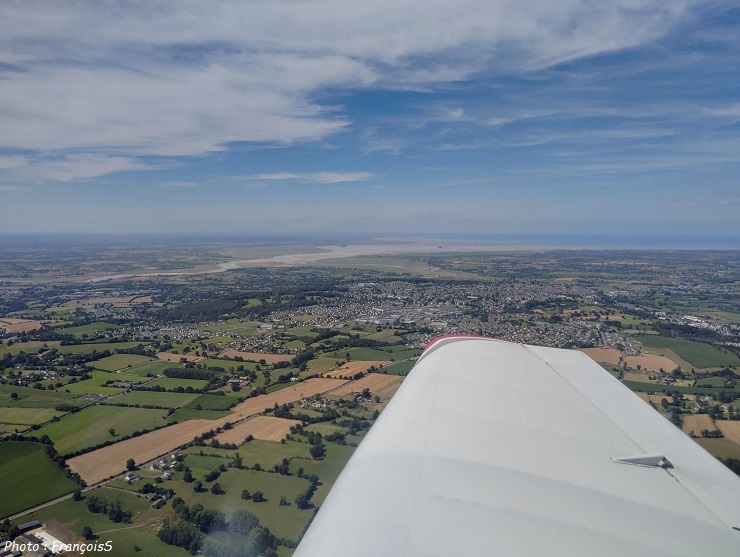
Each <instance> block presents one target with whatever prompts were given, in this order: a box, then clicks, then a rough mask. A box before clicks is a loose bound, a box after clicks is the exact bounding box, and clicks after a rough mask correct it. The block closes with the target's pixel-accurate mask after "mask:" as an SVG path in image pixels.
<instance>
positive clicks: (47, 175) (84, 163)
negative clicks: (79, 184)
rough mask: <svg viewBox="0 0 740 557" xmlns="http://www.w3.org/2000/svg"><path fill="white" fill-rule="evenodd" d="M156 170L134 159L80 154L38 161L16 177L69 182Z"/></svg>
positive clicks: (20, 171)
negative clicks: (120, 173) (131, 171)
mask: <svg viewBox="0 0 740 557" xmlns="http://www.w3.org/2000/svg"><path fill="white" fill-rule="evenodd" d="M150 168H157V167H156V166H153V165H148V164H145V163H142V162H139V161H138V160H136V159H134V158H129V157H118V156H109V155H105V154H95V153H80V154H71V155H65V156H62V157H58V158H50V159H38V160H35V161H33V162H32V163H31V164H28V165H26V166H23V167H22V168H20V169H19V171H18V172H17V175H18V176H21V177H24V178H32V179H37V180H56V181H61V182H69V181H71V180H75V179H85V178H95V177H97V176H104V175H106V174H110V173H112V172H120V171H124V170H146V169H150Z"/></svg>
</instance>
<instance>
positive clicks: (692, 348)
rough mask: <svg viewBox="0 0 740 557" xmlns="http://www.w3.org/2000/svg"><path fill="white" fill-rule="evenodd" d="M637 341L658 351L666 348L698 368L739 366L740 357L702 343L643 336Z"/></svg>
mask: <svg viewBox="0 0 740 557" xmlns="http://www.w3.org/2000/svg"><path fill="white" fill-rule="evenodd" d="M639 339H640V342H641V343H642V345H643V346H645V347H646V348H649V349H654V350H658V351H659V350H660V349H661V348H667V349H669V350H672V351H674V352H675V353H676V354H678V355H679V356H680V357H681V358H683V359H684V360H686V361H687V362H689V363H690V364H691V365H693V366H696V367H698V368H710V367H719V366H730V365H740V357H738V356H736V355H735V354H732V353H730V352H726V351H723V350H719V349H718V348H715V347H714V346H711V345H710V344H706V343H703V342H693V341H689V340H680V339H674V338H665V337H660V336H653V335H644V336H641V337H639Z"/></svg>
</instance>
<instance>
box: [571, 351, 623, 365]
mask: <svg viewBox="0 0 740 557" xmlns="http://www.w3.org/2000/svg"><path fill="white" fill-rule="evenodd" d="M578 350H579V351H580V352H583V353H584V354H586V355H587V356H588V357H589V358H591V359H592V360H594V361H595V362H602V363H605V364H612V365H614V366H615V365H617V364H618V363H619V358H620V357H621V354H620V353H619V350H617V349H616V348H579V349H578Z"/></svg>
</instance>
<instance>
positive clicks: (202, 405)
mask: <svg viewBox="0 0 740 557" xmlns="http://www.w3.org/2000/svg"><path fill="white" fill-rule="evenodd" d="M190 396H192V397H193V400H192V401H191V402H189V403H188V404H187V408H193V409H196V410H228V409H229V408H231V405H232V404H236V403H237V402H239V397H235V396H229V395H224V396H218V395H190Z"/></svg>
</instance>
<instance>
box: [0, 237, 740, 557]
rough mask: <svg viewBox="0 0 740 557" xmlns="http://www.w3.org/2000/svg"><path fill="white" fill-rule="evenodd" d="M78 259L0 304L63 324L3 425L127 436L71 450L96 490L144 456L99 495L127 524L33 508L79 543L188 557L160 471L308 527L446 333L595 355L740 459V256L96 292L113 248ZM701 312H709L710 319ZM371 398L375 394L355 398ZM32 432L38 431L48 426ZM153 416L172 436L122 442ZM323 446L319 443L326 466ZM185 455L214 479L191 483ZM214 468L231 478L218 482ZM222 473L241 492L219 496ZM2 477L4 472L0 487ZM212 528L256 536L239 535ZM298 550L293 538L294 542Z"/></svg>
mask: <svg viewBox="0 0 740 557" xmlns="http://www.w3.org/2000/svg"><path fill="white" fill-rule="evenodd" d="M220 249H221V248H220V247H218V248H214V250H215V251H211V252H208V250H203V251H200V248H197V247H192V246H191V247H188V248H187V250H185V251H178V249H174V250H172V252H171V253H176V254H178V255H177V258H176V259H172V258H171V253H170V252H169V251H158V250H157V248H151V251H147V252H146V253H145V254H142V253H141V252H139V251H137V256H140V257H144V258H145V260H146V261H147V262H148V263H147V264H148V265H149V269H150V270H151V269H155V268H160V267H164V268H165V269H167V270H172V269H181V268H182V267H183V266H184V265H185V266H187V265H191V264H192V262H194V261H212V260H213V258H216V259H217V256H214V255H213V254H214V253H216V252H217V251H218V250H220ZM255 249H256V250H257V251H259V250H260V249H263V248H255ZM0 251H2V248H1V247H0ZM237 251H238V250H237ZM247 251H248V250H247ZM97 253H98V254H99V255H101V253H100V252H97ZM130 253H133V252H128V251H126V250H121V251H116V252H115V253H113V254H112V258H108V259H104V258H102V257H101V258H100V261H105V266H106V269H108V268H110V269H119V270H120V272H122V273H126V272H129V269H127V268H126V267H125V265H129V266H140V265H141V264H140V263H139V262H138V261H134V260H131V261H128V262H126V261H127V260H126V257H127V256H128V255H127V254H130ZM229 253H230V254H231V255H230V256H232V255H233V254H234V253H236V252H231V251H230V252H229ZM152 254H156V255H152ZM31 257H33V256H31ZM74 257H77V258H78V259H76V261H77V263H75V264H74V265H72V266H70V264H69V262H66V263H65V261H64V260H60V261H57V263H61V264H62V265H65V264H66V265H68V266H67V267H63V268H66V269H67V271H68V272H69V273H70V274H68V275H66V277H65V279H64V280H63V281H59V282H54V281H53V280H50V277H49V274H50V273H51V271H49V269H52V268H54V267H53V266H52V265H50V264H46V265H37V266H36V268H38V269H41V268H43V269H47V271H44V273H43V274H44V276H45V277H46V278H45V281H44V283H43V285H42V286H39V285H34V286H33V287H30V286H29V287H28V288H26V287H25V286H19V287H18V288H15V286H13V287H12V288H9V289H5V290H3V289H2V288H0V304H3V303H4V304H6V305H5V306H0V307H6V308H10V309H12V311H10V309H9V310H8V311H7V312H6V313H0V319H4V318H5V319H18V320H31V321H42V320H43V321H48V322H49V324H48V325H46V326H45V327H44V329H38V330H36V331H31V332H29V333H26V334H23V335H18V336H13V337H12V338H11V336H9V335H5V336H2V337H0V338H2V343H1V344H0V363H1V364H2V365H1V366H0V424H3V425H1V426H0V436H4V437H6V438H7V437H8V436H9V435H10V434H12V433H13V432H15V431H16V430H18V431H23V432H24V434H25V435H31V434H32V435H38V436H39V437H40V436H41V435H48V436H49V438H50V439H51V440H52V442H53V443H54V444H55V447H56V449H57V450H58V451H59V452H60V453H62V454H66V455H71V454H73V453H76V452H77V451H80V450H87V449H91V448H93V447H95V446H98V445H102V444H106V443H112V444H110V445H109V446H105V447H102V448H99V449H95V450H90V452H87V453H86V454H82V455H78V456H76V457H74V458H68V464H69V465H70V467H71V468H72V470H77V471H79V472H80V474H81V475H82V476H83V477H84V478H85V479H86V480H87V481H88V482H98V481H101V480H105V479H106V478H108V477H111V476H114V475H115V474H119V473H121V472H123V471H124V469H125V467H126V461H127V460H128V459H129V458H134V460H135V462H136V463H137V464H138V465H144V466H142V467H141V469H139V470H136V471H135V474H136V475H138V476H141V477H142V479H140V480H135V481H132V482H131V483H128V482H125V481H123V480H122V478H120V477H119V478H118V479H115V480H113V481H112V482H111V484H110V487H101V488H95V489H94V490H93V491H92V492H90V493H95V494H96V496H97V494H100V496H101V497H105V498H108V499H111V498H118V497H120V500H121V502H122V503H123V504H124V506H127V507H129V508H130V509H131V510H132V511H133V512H134V516H133V523H132V526H134V527H133V528H130V527H128V526H122V525H117V524H113V523H112V522H110V521H109V520H108V519H107V518H106V517H105V516H100V515H93V514H91V513H90V512H89V511H87V509H86V506H85V503H84V501H82V502H73V501H63V502H60V503H58V504H55V505H53V506H51V507H49V508H48V509H45V510H44V511H40V512H37V513H32V514H31V515H29V516H24V517H23V520H25V519H27V518H36V517H39V518H42V519H44V520H48V521H50V523H51V524H56V527H58V528H60V531H62V532H65V533H66V534H67V535H68V536H72V537H75V536H76V537H79V536H80V535H81V529H82V527H83V526H84V525H86V524H89V525H91V526H92V527H93V529H94V530H96V532H105V534H104V535H105V536H106V537H107V536H110V538H111V539H113V540H114V541H115V542H116V543H117V544H121V545H120V547H121V549H120V550H117V551H118V552H119V553H118V554H121V555H127V556H128V555H133V554H141V555H143V556H146V555H154V556H157V555H162V556H163V557H164V555H170V554H172V555H176V556H177V555H181V556H182V557H184V555H185V554H186V553H185V552H184V551H181V550H180V549H179V548H175V547H174V546H168V545H165V544H163V543H162V542H160V541H159V539H158V538H157V537H156V533H157V531H158V530H159V527H160V525H161V523H162V521H163V519H164V518H165V517H166V516H170V515H171V514H172V508H171V503H169V502H168V503H167V504H166V505H165V506H164V507H163V508H162V509H158V510H157V509H152V508H151V507H150V506H149V504H148V503H147V502H146V501H145V500H144V499H142V498H139V497H137V496H136V494H135V492H136V491H138V490H139V489H141V488H142V487H143V486H145V485H146V484H147V483H152V485H153V486H155V487H160V488H161V489H173V490H174V491H175V496H176V497H183V498H184V499H185V500H186V502H187V503H188V504H189V505H193V504H201V505H203V506H205V507H206V508H212V509H218V510H226V511H227V513H228V512H229V511H230V510H232V509H246V510H250V511H251V512H254V513H255V514H256V515H257V516H258V517H259V520H260V521H261V523H262V525H263V526H267V527H269V528H270V529H271V530H272V531H273V533H275V534H276V535H282V536H285V537H286V538H287V539H291V540H297V539H298V537H300V534H301V532H302V531H303V528H304V527H305V525H306V524H307V522H308V520H309V519H310V517H311V516H312V514H313V512H314V511H313V509H305V510H302V509H299V508H298V507H297V505H296V503H295V498H296V495H297V494H299V493H303V492H305V491H306V489H307V487H308V485H309V480H308V477H309V476H311V475H312V474H315V475H316V476H317V477H318V480H316V479H315V478H314V479H313V480H312V481H317V482H318V483H317V485H316V488H317V489H316V492H315V493H314V494H313V496H312V498H311V504H312V505H315V506H318V505H320V504H321V503H322V502H323V500H324V498H325V497H326V496H327V494H328V492H329V490H330V488H331V486H332V485H333V483H334V481H336V477H337V475H338V474H339V472H340V471H341V469H342V467H343V465H344V464H345V463H346V461H347V459H348V458H349V457H350V456H351V454H352V452H353V450H354V448H355V446H356V445H357V444H358V443H360V442H362V439H363V437H364V435H365V433H366V432H367V429H368V428H369V427H370V426H371V425H372V423H373V420H374V419H375V417H377V414H376V412H381V411H383V409H384V407H385V405H386V404H387V403H388V401H389V400H390V398H391V397H392V396H393V394H394V393H395V391H396V390H397V389H398V388H399V386H400V385H401V384H402V382H403V376H404V375H406V374H407V373H409V372H410V370H411V369H412V368H413V366H414V363H415V358H416V357H418V355H419V354H420V353H421V350H422V349H423V347H424V346H426V345H427V343H428V342H429V341H430V340H431V339H433V338H435V337H436V336H439V335H444V334H447V333H458V332H466V333H473V334H483V335H488V336H493V337H496V338H501V339H505V340H513V341H516V342H525V343H532V344H540V345H545V346H552V347H561V348H578V349H581V350H582V351H584V352H586V353H587V354H589V355H590V356H591V357H592V358H594V359H596V360H597V361H599V362H601V363H602V364H603V365H604V367H606V368H607V369H608V370H609V372H610V373H611V374H612V375H613V376H615V377H616V378H618V379H619V380H621V381H623V383H624V384H625V385H627V386H629V387H630V388H632V389H633V390H635V391H638V392H640V391H642V392H641V398H643V400H646V401H649V402H651V403H652V404H653V405H654V406H655V407H656V408H657V409H658V410H659V411H660V412H661V413H663V414H664V415H665V416H666V417H667V418H669V419H671V420H672V421H674V423H677V424H680V425H681V426H682V427H683V429H684V430H685V431H687V432H691V431H694V434H695V435H701V433H702V431H703V430H705V429H706V430H708V431H714V428H712V430H710V429H709V428H708V427H707V426H708V425H711V424H717V426H716V427H717V428H723V429H724V430H725V431H723V433H724V438H697V442H699V443H701V444H702V445H703V446H706V447H707V448H709V449H710V450H711V451H713V453H714V454H717V455H719V456H721V455H731V454H740V453H738V452H737V451H738V450H740V449H738V447H740V445H738V444H736V443H734V442H733V440H735V437H733V435H735V434H736V432H734V431H733V430H732V427H733V426H732V424H735V423H740V422H737V421H736V420H734V419H733V418H736V417H737V414H738V413H739V412H740V373H737V370H732V369H730V370H723V369H722V367H723V366H724V365H732V362H733V361H734V360H733V358H735V357H736V356H734V355H733V354H731V353H730V352H729V351H727V350H726V349H729V348H731V347H732V346H734V344H733V343H737V342H738V341H739V340H740V339H738V329H737V328H736V325H733V324H734V323H736V322H735V321H734V320H732V321H730V320H724V318H723V317H722V316H730V317H732V316H734V315H736V311H735V309H736V308H733V307H732V306H733V303H732V300H733V299H734V298H733V296H734V295H735V294H734V293H733V292H734V290H736V286H733V285H736V284H740V282H738V281H740V272H738V271H736V270H734V269H740V264H738V265H737V266H734V265H735V263H732V262H733V261H734V259H733V257H734V256H728V254H722V256H721V257H718V256H716V255H715V254H711V253H698V252H697V253H696V254H694V253H690V254H687V253H681V254H680V256H679V255H675V254H670V253H662V252H649V253H648V252H645V253H642V252H610V253H606V252H593V251H589V250H580V251H579V252H578V253H574V252H568V251H567V250H566V251H562V252H560V251H558V252H542V253H530V254H524V253H506V254H465V253H460V254H455V255H451V254H444V253H435V254H433V255H409V256H402V255H397V256H392V257H385V256H381V255H377V256H374V257H372V258H355V259H353V260H352V261H353V265H354V264H355V263H356V264H357V265H358V266H357V267H353V268H351V269H348V268H345V267H343V266H342V264H341V262H339V261H334V262H332V264H331V265H319V266H312V267H292V266H285V265H283V266H281V267H279V268H278V267H274V268H265V267H256V266H255V267H252V268H250V269H248V270H241V269H233V270H230V271H228V272H225V273H217V274H213V275H208V274H203V275H172V276H166V275H163V276H148V277H139V278H137V279H132V280H129V279H112V280H108V281H101V282H95V283H84V282H77V281H76V280H75V279H74V278H73V277H75V276H77V274H79V273H84V272H91V271H90V270H91V269H98V270H97V271H96V273H95V276H102V275H104V274H105V273H103V272H101V271H100V270H99V269H100V267H99V263H98V262H97V260H91V259H85V256H81V255H79V254H75V255H74ZM728 261H729V263H728ZM720 266H722V268H723V270H722V272H717V273H715V272H714V271H713V269H715V268H716V269H719V268H720ZM677 269H679V271H676V270H677ZM14 272H15V271H14ZM27 272H28V273H29V274H31V275H33V273H34V271H33V270H32V269H31V268H30V267H28V268H27ZM679 276H680V279H679V278H676V277H679ZM736 276H737V279H738V281H735V282H734V283H733V282H732V281H731V280H729V279H732V277H736ZM728 277H729V279H728ZM459 279H465V280H462V281H461V280H459ZM24 280H26V279H24ZM728 280H729V282H728ZM24 284H31V281H29V282H27V283H24ZM733 289H734V290H733ZM668 292H670V295H668V294H667V293H668ZM697 292H700V293H701V294H700V295H699V294H696V293H697ZM23 308H25V309H23ZM689 314H690V317H691V319H689V318H688V317H686V316H687V315H689ZM658 315H659V317H658ZM704 315H712V316H713V317H707V318H706V319H705V318H699V317H696V316H704ZM733 327H735V328H733ZM71 343H80V344H71ZM104 351H108V352H107V353H104ZM21 352H23V354H21ZM101 356H105V357H101ZM247 360H249V361H247ZM261 361H263V362H261ZM720 362H721V363H720ZM381 366H382V368H381ZM638 366H639V369H638ZM678 366H680V368H681V369H676V368H677V367H678ZM372 368H375V370H373V371H378V372H373V371H371V370H372ZM692 368H696V371H692ZM168 369H170V370H171V371H170V372H169V373H168V376H164V375H163V374H164V371H165V370H168ZM661 369H663V371H660V370H661ZM450 371H451V372H454V364H453V363H451V365H450ZM368 372H370V373H368ZM317 375H323V376H322V377H314V376H317ZM357 375H363V377H361V378H359V379H358V380H353V381H351V382H349V381H346V380H345V379H341V377H344V378H350V377H355V376H357ZM108 381H117V382H118V385H119V387H111V386H108V385H107V384H106V383H107V382H108ZM130 383H141V384H142V388H141V389H135V388H133V386H132V385H130ZM160 389H161V390H160ZM364 389H368V391H369V392H370V397H369V399H366V398H365V397H358V396H357V395H359V394H360V393H362V392H363V390H364ZM188 390H189V391H191V392H185V391H188ZM65 391H69V392H65ZM173 391H174V392H173ZM12 393H15V395H12ZM376 397H378V398H377V400H378V402H375V400H376ZM664 400H665V402H663V401H664ZM276 405H277V407H276ZM58 406H59V407H60V408H62V410H57V409H56V408H57V407H58ZM147 406H148V407H150V408H146V407H147ZM75 407H85V408H84V409H83V410H80V411H77V412H75V411H74V408H75ZM151 407H157V408H151ZM55 417H56V418H57V419H58V421H53V422H50V423H45V422H46V421H48V420H52V419H55ZM12 421H15V422H18V423H11V422H12ZM21 422H25V423H21ZM227 423H228V425H227ZM33 424H44V425H42V427H41V428H40V429H38V430H36V431H33V430H31V429H30V428H31V426H32V425H33ZM166 424H169V425H166ZM725 424H729V425H725ZM298 425H301V427H295V426H298ZM157 426H165V427H163V428H162V429H158V430H155V431H151V432H149V433H144V434H140V435H137V436H136V437H131V438H130V439H127V440H124V438H125V437H127V436H129V435H133V434H134V433H136V432H141V431H144V430H148V429H152V428H153V427H157ZM291 426H293V431H292V432H291V430H290V428H291ZM111 430H112V431H113V432H111ZM211 430H213V431H211ZM317 434H320V435H321V436H322V437H321V438H318V437H317ZM204 435H205V436H204ZM249 435H251V436H252V437H253V439H252V440H251V441H249V442H245V439H246V438H247V436H249ZM200 436H204V437H202V438H201V437H200ZM196 437H198V439H195V438H196ZM214 438H215V440H216V441H217V446H215V447H214V446H211V443H213V442H214ZM309 439H310V440H311V442H313V443H316V442H317V440H318V442H319V443H320V444H321V446H322V447H324V450H325V455H324V456H318V457H317V458H312V456H311V454H312V452H311V450H312V447H313V445H312V444H311V442H309ZM225 444H228V446H229V448H228V449H225V448H223V445H225ZM232 444H233V445H232ZM3 445H4V443H0V447H2V446H3ZM234 445H236V446H237V448H234ZM175 450H177V451H178V452H180V453H182V455H183V457H184V460H183V461H182V462H181V463H177V465H175V464H174V463H173V465H172V467H171V468H170V469H172V470H173V471H174V476H173V478H172V479H163V480H162V481H161V482H156V483H155V481H156V480H155V479H154V478H155V477H157V476H160V474H161V470H160V469H158V470H152V469H151V466H150V464H149V460H151V459H154V458H156V459H157V460H159V457H160V456H161V455H163V454H167V453H171V452H174V451H175ZM237 455H238V456H237ZM286 462H287V464H286ZM221 465H223V469H222V468H221ZM240 466H243V467H240ZM286 466H287V468H286ZM184 467H188V468H189V469H190V470H191V472H192V476H193V479H194V480H195V481H200V482H203V488H202V490H200V491H195V490H194V489H193V487H194V483H195V481H185V480H184V474H185V471H186V470H185V468H184ZM214 471H218V472H219V477H218V479H216V480H211V481H205V476H206V474H209V473H212V472H214ZM0 472H2V471H1V470H0ZM299 473H300V475H299ZM214 483H219V484H220V485H221V488H222V489H223V490H224V491H225V493H222V494H217V493H212V492H211V488H212V487H213V484H214ZM6 484H7V482H6V481H4V480H3V476H0V491H2V490H4V489H5V486H6ZM106 485H107V484H106ZM243 489H248V490H249V491H250V492H254V491H256V490H259V491H262V492H263V494H264V495H265V497H266V499H267V501H264V502H256V501H253V500H251V499H243V498H242V497H241V492H242V490H243ZM3 493H4V491H3ZM283 497H285V503H284V504H282V505H281V504H280V502H281V501H280V500H281V498H283ZM111 500H112V499H111ZM227 519H228V516H227ZM127 528H130V529H127ZM211 537H212V538H214V539H218V540H231V541H237V542H239V543H242V542H244V543H246V542H245V541H244V540H243V539H242V538H240V537H239V535H237V534H234V533H233V532H214V533H212V534H211ZM134 545H137V546H139V548H140V549H141V552H140V553H139V551H136V550H135V549H134V547H133V546H134ZM290 553H291V551H290V549H289V548H287V547H285V546H279V547H278V554H279V555H281V556H285V555H289V554H290Z"/></svg>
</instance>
